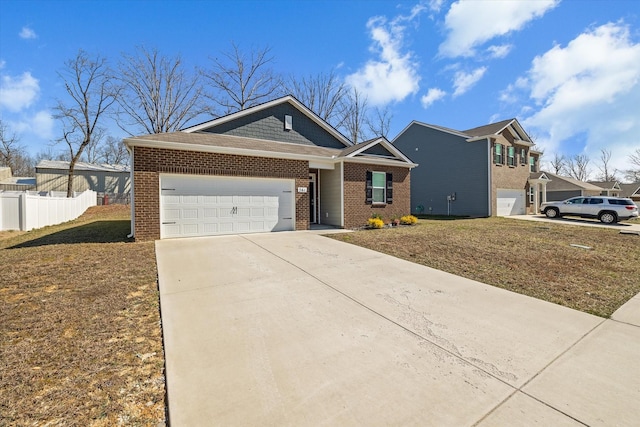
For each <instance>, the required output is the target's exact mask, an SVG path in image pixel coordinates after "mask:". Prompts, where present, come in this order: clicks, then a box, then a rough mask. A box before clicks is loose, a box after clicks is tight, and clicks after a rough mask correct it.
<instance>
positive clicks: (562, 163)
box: [549, 153, 567, 175]
mask: <svg viewBox="0 0 640 427" xmlns="http://www.w3.org/2000/svg"><path fill="white" fill-rule="evenodd" d="M566 166H567V159H566V158H565V157H564V156H563V155H562V154H559V153H554V155H553V159H551V160H550V161H549V167H550V168H551V170H552V171H553V173H554V174H556V175H562V174H563V173H565V169H566Z"/></svg>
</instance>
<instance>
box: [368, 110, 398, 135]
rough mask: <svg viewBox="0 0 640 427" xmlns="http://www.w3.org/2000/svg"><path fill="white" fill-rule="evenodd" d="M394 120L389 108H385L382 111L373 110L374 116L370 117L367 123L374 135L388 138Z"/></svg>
mask: <svg viewBox="0 0 640 427" xmlns="http://www.w3.org/2000/svg"><path fill="white" fill-rule="evenodd" d="M392 118H393V115H392V114H391V112H390V111H389V107H384V109H382V110H381V109H380V108H379V107H376V108H375V109H374V110H373V116H372V117H368V118H367V119H366V122H367V126H368V127H369V130H370V131H371V133H372V134H373V135H375V136H382V137H385V138H386V137H387V136H388V135H389V129H391V119H392Z"/></svg>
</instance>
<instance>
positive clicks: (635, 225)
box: [505, 215, 640, 233]
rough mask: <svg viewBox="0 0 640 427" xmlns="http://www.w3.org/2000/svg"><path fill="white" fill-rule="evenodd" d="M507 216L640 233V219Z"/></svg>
mask: <svg viewBox="0 0 640 427" xmlns="http://www.w3.org/2000/svg"><path fill="white" fill-rule="evenodd" d="M505 218H512V219H523V220H527V221H539V222H552V223H556V224H564V225H577V226H583V227H599V228H608V229H610V230H617V231H620V232H623V233H624V232H632V233H640V219H633V220H631V221H623V222H618V223H616V224H603V223H601V222H600V221H598V220H596V219H582V218H578V217H568V218H567V217H563V218H553V219H551V218H547V217H546V216H545V215H510V216H507V217H505Z"/></svg>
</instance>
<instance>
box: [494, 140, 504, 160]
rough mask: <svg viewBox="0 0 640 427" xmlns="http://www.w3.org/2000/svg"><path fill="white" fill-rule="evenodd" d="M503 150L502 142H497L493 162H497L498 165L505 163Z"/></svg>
mask: <svg viewBox="0 0 640 427" xmlns="http://www.w3.org/2000/svg"><path fill="white" fill-rule="evenodd" d="M502 151H503V150H502V144H495V145H494V146H493V163H495V164H496V165H501V164H503V163H504V160H503V157H502Z"/></svg>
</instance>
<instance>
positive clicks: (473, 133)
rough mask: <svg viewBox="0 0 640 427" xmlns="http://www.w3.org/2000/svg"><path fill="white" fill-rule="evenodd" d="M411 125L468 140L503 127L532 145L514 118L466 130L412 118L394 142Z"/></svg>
mask: <svg viewBox="0 0 640 427" xmlns="http://www.w3.org/2000/svg"><path fill="white" fill-rule="evenodd" d="M413 125H418V126H424V127H428V128H431V129H435V130H439V131H441V132H446V133H449V134H452V135H456V136H460V137H463V138H467V140H468V141H469V142H472V141H478V140H480V139H485V138H488V137H490V136H495V135H498V134H500V133H501V132H502V131H504V130H505V129H507V128H509V131H510V132H511V133H512V134H513V135H514V137H515V138H516V140H518V141H520V142H521V143H522V142H525V143H527V144H526V145H534V144H533V141H531V138H529V135H527V133H526V132H525V130H524V129H523V128H522V126H521V125H520V123H519V122H518V120H517V119H515V118H514V119H507V120H502V121H501V122H497V123H491V124H488V125H484V126H479V127H475V128H472V129H467V130H463V131H459V130H454V129H450V128H446V127H443V126H437V125H432V124H428V123H422V122H419V121H417V120H413V121H412V122H411V123H409V125H408V126H407V127H405V128H404V129H403V130H402V131H401V132H400V133H399V134H398V136H396V137H395V138H394V139H393V141H394V142H395V141H396V140H397V139H398V138H400V136H401V135H402V134H403V133H405V132H406V131H407V129H409V128H410V127H411V126H413Z"/></svg>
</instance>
